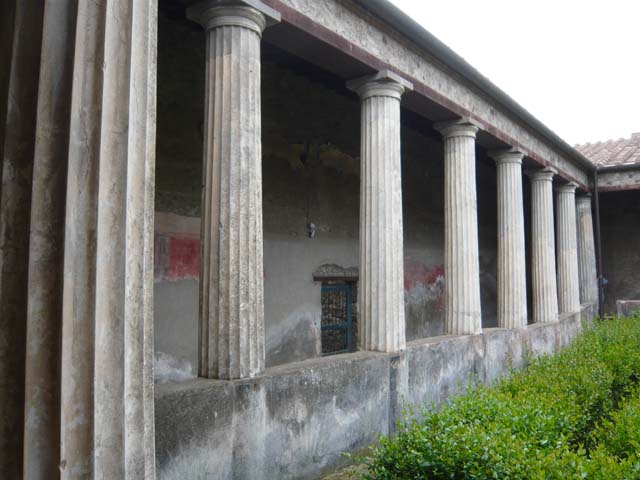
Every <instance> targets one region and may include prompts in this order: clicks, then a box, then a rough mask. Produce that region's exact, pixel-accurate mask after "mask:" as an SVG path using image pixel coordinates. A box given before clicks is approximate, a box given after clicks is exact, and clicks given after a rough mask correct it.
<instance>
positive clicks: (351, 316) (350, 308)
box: [313, 264, 358, 355]
mask: <svg viewBox="0 0 640 480" xmlns="http://www.w3.org/2000/svg"><path fill="white" fill-rule="evenodd" d="M313 280H314V281H316V282H322V283H321V290H320V304H321V307H322V311H321V318H320V331H321V337H320V340H321V345H322V355H334V354H336V353H347V352H353V351H355V350H357V347H358V269H357V268H356V267H349V268H343V267H341V266H339V265H335V264H325V265H322V266H320V267H319V268H318V269H317V270H316V271H315V272H314V273H313Z"/></svg>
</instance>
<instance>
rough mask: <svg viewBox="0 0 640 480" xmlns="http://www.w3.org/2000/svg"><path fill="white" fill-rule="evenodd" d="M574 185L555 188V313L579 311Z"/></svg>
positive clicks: (569, 184)
mask: <svg viewBox="0 0 640 480" xmlns="http://www.w3.org/2000/svg"><path fill="white" fill-rule="evenodd" d="M576 186H577V185H576V184H575V183H573V182H570V183H568V184H566V185H562V186H559V187H556V248H557V251H558V260H557V261H558V310H559V312H560V313H574V312H579V311H580V277H579V274H578V239H577V234H576Z"/></svg>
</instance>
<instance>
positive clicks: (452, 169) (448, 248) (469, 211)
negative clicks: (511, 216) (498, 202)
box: [435, 120, 482, 335]
mask: <svg viewBox="0 0 640 480" xmlns="http://www.w3.org/2000/svg"><path fill="white" fill-rule="evenodd" d="M435 128H436V129H437V130H439V131H440V132H441V133H442V136H443V138H444V162H445V166H444V174H445V188H444V194H445V198H444V209H445V212H444V215H445V217H444V223H445V239H444V245H445V252H444V279H445V302H446V303H445V329H446V333H448V334H452V335H461V334H476V333H481V332H482V313H481V307H480V266H479V258H478V204H477V196H476V133H477V132H478V127H476V126H475V125H473V124H471V123H469V122H468V121H465V120H460V121H456V122H447V123H443V124H438V125H435Z"/></svg>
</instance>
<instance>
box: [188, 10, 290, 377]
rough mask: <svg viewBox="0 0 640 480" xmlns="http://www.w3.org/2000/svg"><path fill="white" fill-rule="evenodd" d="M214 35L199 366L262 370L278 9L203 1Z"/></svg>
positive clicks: (207, 370)
mask: <svg viewBox="0 0 640 480" xmlns="http://www.w3.org/2000/svg"><path fill="white" fill-rule="evenodd" d="M187 14H188V16H189V18H191V19H192V20H195V21H197V22H199V23H200V24H202V25H203V27H204V28H205V30H206V35H207V68H206V72H207V79H206V102H207V103H206V105H205V131H206V133H205V141H204V145H205V147H204V158H203V178H204V182H203V201H202V230H201V241H202V267H201V280H200V331H199V336H200V342H199V343H200V362H199V363H200V364H199V374H200V376H203V377H208V378H222V379H236V378H246V377H253V376H255V375H257V374H259V373H261V372H262V371H263V370H264V362H265V358H264V292H263V253H262V245H263V239H262V174H261V169H262V146H261V121H260V42H261V36H262V32H263V30H264V29H265V28H266V27H267V26H268V25H270V24H273V23H275V22H277V21H279V18H280V16H279V14H278V13H277V12H275V11H274V10H272V9H271V8H269V7H267V6H266V5H263V4H260V3H259V2H251V6H249V4H248V3H245V2H241V1H237V2H223V3H221V2H219V1H216V0H205V1H202V2H199V3H197V4H195V5H194V6H192V7H190V8H189V9H188V11H187Z"/></svg>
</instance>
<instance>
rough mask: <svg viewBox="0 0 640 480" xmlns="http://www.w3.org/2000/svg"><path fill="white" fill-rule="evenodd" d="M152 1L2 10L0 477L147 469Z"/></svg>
mask: <svg viewBox="0 0 640 480" xmlns="http://www.w3.org/2000/svg"><path fill="white" fill-rule="evenodd" d="M156 5H157V1H156V0H140V1H137V2H131V1H130V0H113V1H110V2H76V1H74V0H59V1H55V2H54V1H49V2H46V5H45V6H44V10H43V3H42V2H35V1H32V0H26V1H24V2H16V3H15V18H14V19H13V22H14V25H13V28H12V31H14V33H15V38H14V41H13V43H12V45H13V47H12V48H13V50H14V51H13V53H12V55H11V68H10V69H8V70H9V72H10V82H9V86H8V87H7V91H8V96H9V97H10V98H11V101H10V102H9V104H8V105H9V106H8V108H7V109H6V119H5V118H3V119H2V122H3V128H2V130H3V131H6V132H7V135H6V136H5V135H4V134H3V135H2V138H4V140H5V142H4V145H3V149H2V153H3V157H2V167H3V185H2V192H1V196H2V198H1V201H0V321H1V322H2V324H1V325H0V326H1V327H2V328H0V332H1V335H3V337H2V339H0V348H2V350H1V351H0V368H1V369H2V371H1V372H0V378H2V388H1V390H0V411H2V431H1V432H0V440H1V441H2V445H1V447H2V448H1V449H0V450H1V452H0V477H2V478H7V479H14V478H16V479H17V478H29V479H32V478H33V479H36V478H37V479H40V478H57V477H58V476H60V477H61V478H65V479H69V478H74V479H75V478H78V479H79V478H82V479H85V478H122V479H134V478H135V479H139V478H147V479H152V478H154V476H155V442H154V438H155V437H154V413H153V378H152V364H153V302H152V292H153V278H152V277H153V274H152V272H153V210H154V198H153V197H154V193H153V186H154V182H155V178H154V176H155V172H154V164H155V121H156V119H155V104H156V95H155V88H156V87H155V84H156V76H155V75H156V63H157V62H156V28H157V12H156ZM0 10H2V11H4V7H2V8H0ZM43 15H44V17H43ZM43 18H44V20H43ZM3 22H4V19H3ZM41 52H42V55H41ZM3 58H4V57H3ZM5 71H7V69H6V66H4V65H3V66H2V68H1V69H0V72H5ZM3 81H4V80H3ZM2 88H4V87H2ZM0 94H2V95H4V93H3V92H0ZM2 111H5V110H2ZM9 132H11V134H9ZM98 187H99V188H98ZM27 249H28V250H27ZM27 272H28V275H27ZM97 285H99V288H97V287H96V286H97ZM5 322H6V323H5ZM25 325H26V327H27V328H26V338H25V335H24V330H25V329H24V326H25ZM5 327H6V328H5ZM4 335H7V337H4ZM5 339H7V340H8V341H5ZM94 339H95V342H94ZM6 346H10V350H5V347H6ZM25 347H26V348H25ZM23 365H24V368H23ZM5 371H6V372H9V374H8V375H6V376H5V375H4V373H5ZM23 407H24V412H25V415H24V418H23V414H22V413H23V410H22V409H23ZM23 432H24V443H23V441H22V440H23V437H22V433H23ZM21 460H23V461H21Z"/></svg>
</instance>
